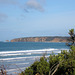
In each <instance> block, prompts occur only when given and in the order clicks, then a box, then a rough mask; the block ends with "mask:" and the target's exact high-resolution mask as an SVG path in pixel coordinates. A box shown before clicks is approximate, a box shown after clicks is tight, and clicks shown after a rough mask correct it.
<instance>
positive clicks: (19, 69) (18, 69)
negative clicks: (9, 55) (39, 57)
mask: <svg viewBox="0 0 75 75" xmlns="http://www.w3.org/2000/svg"><path fill="white" fill-rule="evenodd" d="M25 68H26V67H22V68H16V69H7V70H6V71H7V72H9V71H20V72H21V70H23V69H25Z"/></svg>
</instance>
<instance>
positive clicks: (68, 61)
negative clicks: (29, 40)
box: [21, 46, 75, 75]
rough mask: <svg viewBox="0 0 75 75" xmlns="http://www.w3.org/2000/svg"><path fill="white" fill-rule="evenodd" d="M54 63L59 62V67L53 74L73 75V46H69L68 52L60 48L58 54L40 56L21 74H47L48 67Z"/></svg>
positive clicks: (74, 74) (74, 64)
mask: <svg viewBox="0 0 75 75" xmlns="http://www.w3.org/2000/svg"><path fill="white" fill-rule="evenodd" d="M55 64H59V68H58V69H57V71H56V72H55V74H54V75H75V46H71V49H70V50H69V52H67V50H62V51H61V53H60V54H58V55H55V54H53V53H52V54H51V55H50V56H49V57H48V58H45V57H41V58H40V60H39V61H35V62H34V63H33V64H32V65H31V66H30V67H28V68H26V70H25V71H24V72H22V73H21V75H49V71H50V69H51V68H52V67H53V65H55Z"/></svg>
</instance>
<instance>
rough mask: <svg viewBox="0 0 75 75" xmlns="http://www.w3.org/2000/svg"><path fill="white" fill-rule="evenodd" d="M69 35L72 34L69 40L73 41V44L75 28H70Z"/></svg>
mask: <svg viewBox="0 0 75 75" xmlns="http://www.w3.org/2000/svg"><path fill="white" fill-rule="evenodd" d="M69 35H70V39H69V41H71V42H72V44H74V41H75V33H74V29H70V30H69Z"/></svg>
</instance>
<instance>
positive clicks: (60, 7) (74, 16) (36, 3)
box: [0, 0, 75, 41]
mask: <svg viewBox="0 0 75 75" xmlns="http://www.w3.org/2000/svg"><path fill="white" fill-rule="evenodd" d="M71 28H74V29H75V0H0V41H5V40H11V39H14V38H20V37H36V36H68V31H69V29H71Z"/></svg>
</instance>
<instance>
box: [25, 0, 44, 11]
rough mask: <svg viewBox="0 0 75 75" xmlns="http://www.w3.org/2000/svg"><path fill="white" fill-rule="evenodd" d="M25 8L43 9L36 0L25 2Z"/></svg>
mask: <svg viewBox="0 0 75 75" xmlns="http://www.w3.org/2000/svg"><path fill="white" fill-rule="evenodd" d="M26 8H27V9H35V10H38V11H41V12H43V11H44V8H43V6H42V4H41V3H40V2H39V1H38V0H28V1H27V2H26Z"/></svg>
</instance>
